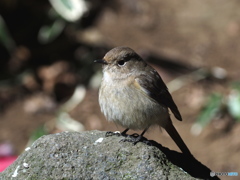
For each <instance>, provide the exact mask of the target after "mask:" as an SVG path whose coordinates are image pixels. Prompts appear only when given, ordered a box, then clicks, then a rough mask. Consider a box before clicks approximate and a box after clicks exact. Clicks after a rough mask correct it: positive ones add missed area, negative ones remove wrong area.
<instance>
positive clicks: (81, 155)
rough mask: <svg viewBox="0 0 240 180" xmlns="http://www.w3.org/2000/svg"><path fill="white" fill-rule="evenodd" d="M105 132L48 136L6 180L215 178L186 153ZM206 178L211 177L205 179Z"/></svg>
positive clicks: (1, 176)
mask: <svg viewBox="0 0 240 180" xmlns="http://www.w3.org/2000/svg"><path fill="white" fill-rule="evenodd" d="M105 133H106V132H101V131H87V132H81V133H78V132H62V133H58V134H51V135H47V136H43V137H41V138H39V139H38V140H37V141H35V142H34V143H33V145H32V146H31V147H30V148H27V149H26V150H25V152H23V153H22V154H21V155H20V156H19V158H18V159H17V160H16V161H15V162H14V163H13V164H12V165H11V166H10V167H9V168H8V169H6V170H5V171H4V172H3V173H0V179H4V180H8V179H17V180H30V179H31V180H38V179H40V180H49V179H57V180H60V179H68V180H70V179H71V180H77V179H101V180H102V179H104V180H113V179H129V180H130V179H137V180H141V179H142V180H145V179H146V180H149V179H168V180H171V179H174V180H175V179H196V178H194V177H198V178H202V179H208V178H210V177H209V174H210V170H209V169H208V168H206V167H205V166H203V165H201V164H200V163H199V162H198V161H196V160H195V159H194V158H193V157H184V155H183V154H182V153H177V152H175V151H171V150H169V149H167V148H164V147H162V146H161V145H159V144H157V143H156V142H153V141H151V142H150V143H151V145H148V144H146V143H143V142H139V143H137V144H136V145H133V144H132V143H130V142H120V140H121V139H123V138H124V137H123V136H110V137H105ZM169 157H173V158H174V159H172V160H171V158H169ZM186 159H190V160H186ZM178 161H180V162H178ZM177 165H181V166H180V167H178V166H177ZM194 165H198V166H199V167H200V169H199V171H197V173H194V172H192V171H191V169H192V166H194ZM198 166H196V168H199V167H198ZM201 168H202V169H203V170H201ZM183 169H184V170H185V171H184V170H183ZM186 171H189V172H188V173H187V172H186ZM201 171H202V172H201ZM204 173H205V177H201V176H204ZM190 174H191V175H190ZM198 174H200V175H198ZM193 176H194V177H193ZM206 176H208V178H207V177H206Z"/></svg>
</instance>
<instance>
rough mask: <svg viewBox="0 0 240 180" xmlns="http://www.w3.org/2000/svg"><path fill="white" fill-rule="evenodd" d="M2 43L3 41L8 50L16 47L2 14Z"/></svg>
mask: <svg viewBox="0 0 240 180" xmlns="http://www.w3.org/2000/svg"><path fill="white" fill-rule="evenodd" d="M0 43H2V44H3V45H4V46H5V47H6V49H7V50H8V52H9V53H10V54H11V52H12V51H13V50H14V49H15V42H14V40H13V39H12V37H11V35H10V33H9V32H8V29H7V26H6V24H5V22H4V20H3V18H2V16H1V15H0Z"/></svg>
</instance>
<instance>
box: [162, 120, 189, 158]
mask: <svg viewBox="0 0 240 180" xmlns="http://www.w3.org/2000/svg"><path fill="white" fill-rule="evenodd" d="M165 130H166V131H167V132H168V134H169V135H170V136H171V138H172V139H173V141H174V142H175V143H176V144H177V146H178V147H179V149H180V150H181V151H182V152H183V153H184V154H188V155H191V156H192V154H191V152H190V151H189V149H188V147H187V146H186V144H185V143H184V141H183V140H182V138H181V136H180V135H179V134H178V132H177V130H176V129H175V127H174V126H173V124H172V121H171V120H170V121H168V123H167V125H166V127H165Z"/></svg>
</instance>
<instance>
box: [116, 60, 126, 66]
mask: <svg viewBox="0 0 240 180" xmlns="http://www.w3.org/2000/svg"><path fill="white" fill-rule="evenodd" d="M117 63H118V66H124V65H125V64H126V62H125V61H124V60H121V61H118V62H117Z"/></svg>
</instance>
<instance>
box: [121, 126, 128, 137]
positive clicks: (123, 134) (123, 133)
mask: <svg viewBox="0 0 240 180" xmlns="http://www.w3.org/2000/svg"><path fill="white" fill-rule="evenodd" d="M128 130H129V128H127V129H125V130H124V131H123V132H121V135H122V136H125V135H127V134H126V133H127V132H128Z"/></svg>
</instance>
